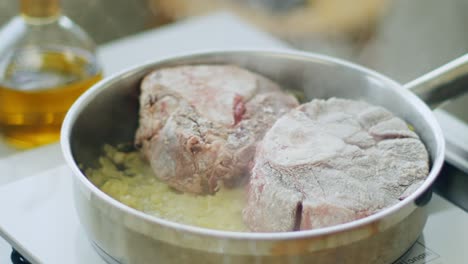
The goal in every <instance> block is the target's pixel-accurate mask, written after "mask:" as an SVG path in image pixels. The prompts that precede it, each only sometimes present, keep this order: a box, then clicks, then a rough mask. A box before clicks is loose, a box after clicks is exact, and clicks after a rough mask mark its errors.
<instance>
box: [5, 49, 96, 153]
mask: <svg viewBox="0 0 468 264" xmlns="http://www.w3.org/2000/svg"><path fill="white" fill-rule="evenodd" d="M10 56H11V57H9V58H7V59H6V61H8V64H7V65H5V63H4V62H3V63H2V61H0V69H2V68H3V69H2V72H3V73H1V72H0V74H3V76H0V77H1V78H0V80H1V81H0V129H1V131H2V133H3V136H4V138H5V140H6V141H7V142H8V143H10V144H12V145H14V146H16V147H18V148H30V147H34V146H39V145H43V144H47V143H50V142H54V141H56V140H58V139H59V135H60V127H61V124H62V121H63V118H64V116H65V114H66V112H67V110H68V109H69V107H70V106H71V105H72V104H73V102H74V101H75V100H76V99H77V98H78V97H79V96H80V95H81V94H82V93H83V92H84V91H85V90H86V89H88V88H89V87H90V86H91V85H92V84H94V83H95V82H97V81H98V80H99V79H101V72H100V68H99V67H98V65H97V63H96V59H95V57H94V56H93V54H91V53H88V52H86V51H82V50H70V49H60V47H58V48H53V49H41V48H37V47H36V48H29V49H27V48H25V49H22V50H19V51H16V52H15V53H14V54H11V55H10ZM2 64H3V65H2Z"/></svg>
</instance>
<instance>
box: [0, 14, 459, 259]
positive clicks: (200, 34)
mask: <svg viewBox="0 0 468 264" xmlns="http://www.w3.org/2000/svg"><path fill="white" fill-rule="evenodd" d="M226 32H228V33H229V34H226ZM229 47H233V48H234V47H235V48H242V47H244V48H249V47H250V48H252V47H254V48H278V47H284V45H283V44H282V43H280V42H279V41H277V40H275V39H273V38H271V37H270V36H268V35H266V34H263V33H262V32H259V31H257V30H255V29H253V28H252V27H250V26H248V25H246V24H244V23H243V22H241V21H239V20H238V19H236V18H235V17H232V16H230V15H229V14H225V13H220V14H214V15H211V16H207V17H201V18H197V19H193V20H189V21H186V22H181V23H178V24H175V25H171V26H168V27H164V28H161V29H158V30H152V31H148V32H145V33H142V34H138V35H135V36H132V37H129V38H125V39H122V40H118V41H115V42H112V43H109V44H107V45H103V46H101V47H100V48H99V58H100V59H101V61H102V64H103V68H104V72H105V74H106V75H109V74H112V73H115V72H118V71H120V70H123V69H125V68H128V67H130V66H132V65H136V64H141V63H143V62H145V61H149V60H154V59H157V58H159V57H161V56H167V55H171V54H175V53H179V52H187V51H193V50H201V49H211V48H229ZM0 157H3V159H1V160H0V171H1V172H2V173H1V175H0V211H1V212H2V214H4V215H2V217H0V234H2V235H3V236H4V237H7V238H8V239H9V241H10V243H12V244H15V247H17V248H18V250H20V251H21V252H22V253H23V254H25V256H28V257H30V258H31V260H33V261H34V262H38V263H51V264H55V263H63V259H64V258H66V259H67V260H66V263H91V264H92V263H103V261H102V260H101V259H100V258H98V257H97V254H96V252H94V250H93V249H92V248H91V246H90V244H89V243H88V241H87V239H86V237H85V236H84V235H83V233H82V229H81V227H80V226H79V223H78V219H77V217H76V212H75V210H74V208H73V202H72V196H71V193H70V191H71V186H70V185H71V179H70V177H69V173H70V172H69V171H68V169H67V168H66V167H65V166H63V158H62V155H61V153H60V148H59V146H58V145H57V144H52V145H49V146H45V147H41V148H37V149H34V150H31V151H25V152H18V151H16V150H14V149H11V148H8V147H6V146H4V145H1V144H0ZM428 210H429V212H430V217H429V220H428V223H427V225H426V227H425V229H424V234H423V236H422V237H421V238H420V239H419V243H420V244H419V245H418V246H416V247H414V248H413V252H410V255H408V258H411V257H413V256H416V257H417V256H419V255H421V254H426V255H427V256H429V255H430V256H432V258H426V261H429V260H431V262H430V263H432V264H438V263H463V262H466V261H467V260H468V251H466V250H463V247H464V245H467V244H468V225H467V223H468V214H467V213H466V212H464V211H462V210H460V209H459V208H458V207H456V206H454V205H452V204H451V203H449V202H447V201H446V200H445V199H443V198H441V197H439V196H438V195H434V199H433V200H432V201H431V203H430V204H429V206H428ZM447 222H450V223H449V224H447ZM423 245H425V246H423ZM10 252H11V247H10V246H9V245H8V244H7V243H6V242H5V241H3V240H1V239H0V263H10V261H9V255H10ZM431 252H432V253H431ZM402 263H403V262H402ZM407 263H415V264H422V263H425V262H407Z"/></svg>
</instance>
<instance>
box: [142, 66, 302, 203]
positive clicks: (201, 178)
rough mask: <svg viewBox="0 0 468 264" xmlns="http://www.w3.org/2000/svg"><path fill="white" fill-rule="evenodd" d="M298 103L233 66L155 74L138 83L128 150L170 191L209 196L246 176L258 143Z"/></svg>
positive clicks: (258, 76) (173, 70) (169, 70)
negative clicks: (134, 148)
mask: <svg viewBox="0 0 468 264" xmlns="http://www.w3.org/2000/svg"><path fill="white" fill-rule="evenodd" d="M297 105H298V102H297V100H296V99H295V98H294V97H293V96H290V95H288V94H286V93H284V92H282V91H281V90H280V88H279V87H278V85H276V84H275V83H273V82H272V81H270V80H268V79H266V78H264V77H262V76H260V75H257V74H254V73H251V72H249V71H247V70H244V69H241V68H239V67H236V66H223V65H197V66H179V67H173V68H165V69H159V70H156V71H154V72H152V73H151V74H149V75H148V76H146V77H145V79H144V80H143V82H142V85H141V95H140V113H139V114H140V119H139V128H138V130H137V133H136V138H135V145H136V146H137V147H138V148H141V152H142V153H143V155H144V157H145V158H146V159H147V160H148V161H149V163H150V165H151V167H152V169H153V170H154V173H155V175H156V176H157V177H159V178H160V179H162V180H163V181H165V182H167V183H168V184H169V185H170V186H172V187H174V188H175V189H177V190H179V191H183V192H190V193H197V194H210V193H214V192H216V190H218V188H219V187H220V186H221V185H226V186H235V185H238V184H239V183H240V182H242V180H245V179H246V177H248V176H249V167H248V166H249V163H252V160H253V156H254V153H255V147H256V143H257V141H258V140H260V139H261V138H262V137H263V136H264V134H265V132H266V131H267V129H268V128H270V127H271V125H273V123H274V122H275V121H276V119H277V118H278V117H279V116H281V115H283V114H284V113H286V112H288V111H289V110H290V109H292V108H294V107H296V106H297Z"/></svg>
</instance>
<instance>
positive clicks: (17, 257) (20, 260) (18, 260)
mask: <svg viewBox="0 0 468 264" xmlns="http://www.w3.org/2000/svg"><path fill="white" fill-rule="evenodd" d="M10 259H11V262H12V263H13V264H31V262H29V261H28V260H27V259H26V258H25V257H23V256H22V255H21V254H20V253H19V252H18V251H16V249H14V248H13V251H12V252H11V255H10Z"/></svg>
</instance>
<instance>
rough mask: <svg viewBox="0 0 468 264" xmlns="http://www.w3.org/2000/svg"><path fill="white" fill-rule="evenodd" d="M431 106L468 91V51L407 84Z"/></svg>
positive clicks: (434, 106)
mask: <svg viewBox="0 0 468 264" xmlns="http://www.w3.org/2000/svg"><path fill="white" fill-rule="evenodd" d="M403 87H405V88H407V89H409V90H411V91H412V92H414V93H415V94H416V95H417V96H419V97H420V98H421V99H422V100H423V101H424V102H426V104H427V105H429V107H430V108H432V109H434V108H437V107H438V106H439V105H440V104H441V103H443V102H444V101H447V100H449V99H452V98H456V97H457V96H460V95H462V94H463V93H465V92H468V53H467V54H465V55H463V56H461V57H460V58H458V59H455V60H453V61H451V62H449V63H447V64H445V65H444V66H441V67H440V68H437V69H435V70H433V71H431V72H429V73H427V74H425V75H423V76H421V77H419V78H417V79H415V80H413V81H411V82H409V83H407V84H405V85H403Z"/></svg>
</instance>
